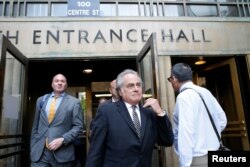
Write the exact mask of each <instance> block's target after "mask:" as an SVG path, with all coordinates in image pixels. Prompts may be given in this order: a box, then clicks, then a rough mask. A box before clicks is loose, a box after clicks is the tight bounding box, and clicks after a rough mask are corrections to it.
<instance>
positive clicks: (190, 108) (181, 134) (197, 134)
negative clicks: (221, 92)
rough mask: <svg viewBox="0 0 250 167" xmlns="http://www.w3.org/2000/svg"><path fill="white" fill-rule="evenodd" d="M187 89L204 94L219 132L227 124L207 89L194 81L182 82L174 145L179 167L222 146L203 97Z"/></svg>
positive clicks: (176, 108)
mask: <svg viewBox="0 0 250 167" xmlns="http://www.w3.org/2000/svg"><path fill="white" fill-rule="evenodd" d="M185 88H192V89H194V90H196V91H197V92H199V93H200V94H201V95H202V97H203V99H204V100H205V102H206V104H207V107H208V109H209V111H210V113H211V115H212V117H213V120H214V123H215V125H216V128H217V130H218V132H219V133H220V132H221V131H222V130H223V129H224V128H225V127H226V124H227V119H226V115H225V112H224V111H223V109H222V108H221V106H220V105H219V103H218V102H217V100H216V99H215V98H214V96H213V95H212V94H211V93H210V92H209V91H208V90H207V89H204V88H202V87H199V86H197V85H194V84H193V83H192V82H187V83H185V84H183V85H182V87H181V88H180V92H181V93H180V94H179V95H178V96H177V98H176V106H175V109H174V148H175V151H176V153H177V155H178V156H179V166H180V167H189V166H190V165H191V163H192V159H193V157H198V156H203V155H206V154H207V152H208V150H217V149H218V147H219V141H218V138H217V136H216V134H215V131H214V129H213V127H212V124H211V121H210V119H209V116H208V113H207V111H206V108H205V106H204V104H203V102H202V100H201V97H200V96H199V94H198V93H197V92H196V91H194V90H192V89H185ZM184 89H185V90H184ZM182 90H184V91H182Z"/></svg>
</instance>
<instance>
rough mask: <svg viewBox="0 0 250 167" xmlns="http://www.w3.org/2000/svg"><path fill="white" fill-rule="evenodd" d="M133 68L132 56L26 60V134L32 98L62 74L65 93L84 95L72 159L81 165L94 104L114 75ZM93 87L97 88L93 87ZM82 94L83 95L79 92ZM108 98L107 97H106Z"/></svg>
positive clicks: (44, 92) (33, 100)
mask: <svg viewBox="0 0 250 167" xmlns="http://www.w3.org/2000/svg"><path fill="white" fill-rule="evenodd" d="M86 68H87V69H92V70H93V71H92V73H89V74H87V73H84V72H83V69H86ZM127 68H129V69H133V70H136V60H135V58H124V59H123V58H122V59H121V58H119V59H117V58H116V59H115V58H107V59H73V60H72V59H56V60H55V59H53V60H52V59H43V60H37V59H35V60H30V61H29V73H28V113H31V114H29V118H28V120H29V122H28V127H29V128H28V129H29V131H28V134H30V132H31V128H32V121H33V117H34V108H35V104H36V99H37V98H38V97H39V96H42V95H44V94H46V93H49V92H51V91H52V88H51V81H52V77H53V76H54V75H55V74H58V73H62V74H64V75H65V76H66V78H67V82H68V89H67V93H69V94H71V95H73V96H75V97H77V98H82V97H83V96H85V97H84V98H85V99H84V100H85V101H84V110H85V111H84V116H85V117H84V119H85V127H86V131H85V132H86V133H84V134H79V140H77V141H78V142H77V143H76V144H77V149H76V158H77V159H78V160H79V161H80V162H78V163H79V165H78V166H84V165H80V163H82V164H84V162H81V161H82V160H83V161H84V159H85V156H86V153H87V150H88V138H86V136H88V131H89V125H90V122H91V120H92V118H93V117H94V116H95V112H96V109H97V106H98V101H99V98H100V96H96V95H97V94H99V95H100V94H107V93H109V91H108V86H109V82H110V81H112V80H113V79H115V78H116V77H117V75H118V74H119V73H120V72H121V71H123V70H124V69H127ZM96 87H97V88H96ZM83 94H84V95H83ZM107 98H109V97H107Z"/></svg>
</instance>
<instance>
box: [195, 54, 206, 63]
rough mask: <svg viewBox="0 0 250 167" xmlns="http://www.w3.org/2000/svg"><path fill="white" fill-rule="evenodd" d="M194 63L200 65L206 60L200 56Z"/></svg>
mask: <svg viewBox="0 0 250 167" xmlns="http://www.w3.org/2000/svg"><path fill="white" fill-rule="evenodd" d="M194 64H195V65H202V64H206V61H205V60H204V58H203V57H202V56H200V57H198V59H197V61H196V62H195V63H194Z"/></svg>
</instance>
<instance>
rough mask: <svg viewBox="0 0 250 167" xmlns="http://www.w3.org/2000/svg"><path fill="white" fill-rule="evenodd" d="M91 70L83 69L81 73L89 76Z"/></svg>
mask: <svg viewBox="0 0 250 167" xmlns="http://www.w3.org/2000/svg"><path fill="white" fill-rule="evenodd" d="M92 71H93V70H92V69H90V68H87V69H84V70H83V73H85V74H90V73H92Z"/></svg>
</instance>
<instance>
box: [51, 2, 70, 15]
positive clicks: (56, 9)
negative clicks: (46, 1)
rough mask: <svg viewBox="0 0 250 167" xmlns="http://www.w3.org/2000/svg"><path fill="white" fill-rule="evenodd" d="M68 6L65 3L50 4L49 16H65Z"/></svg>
mask: <svg viewBox="0 0 250 167" xmlns="http://www.w3.org/2000/svg"><path fill="white" fill-rule="evenodd" d="M67 10H68V5H67V4H65V3H52V5H51V16H67Z"/></svg>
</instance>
